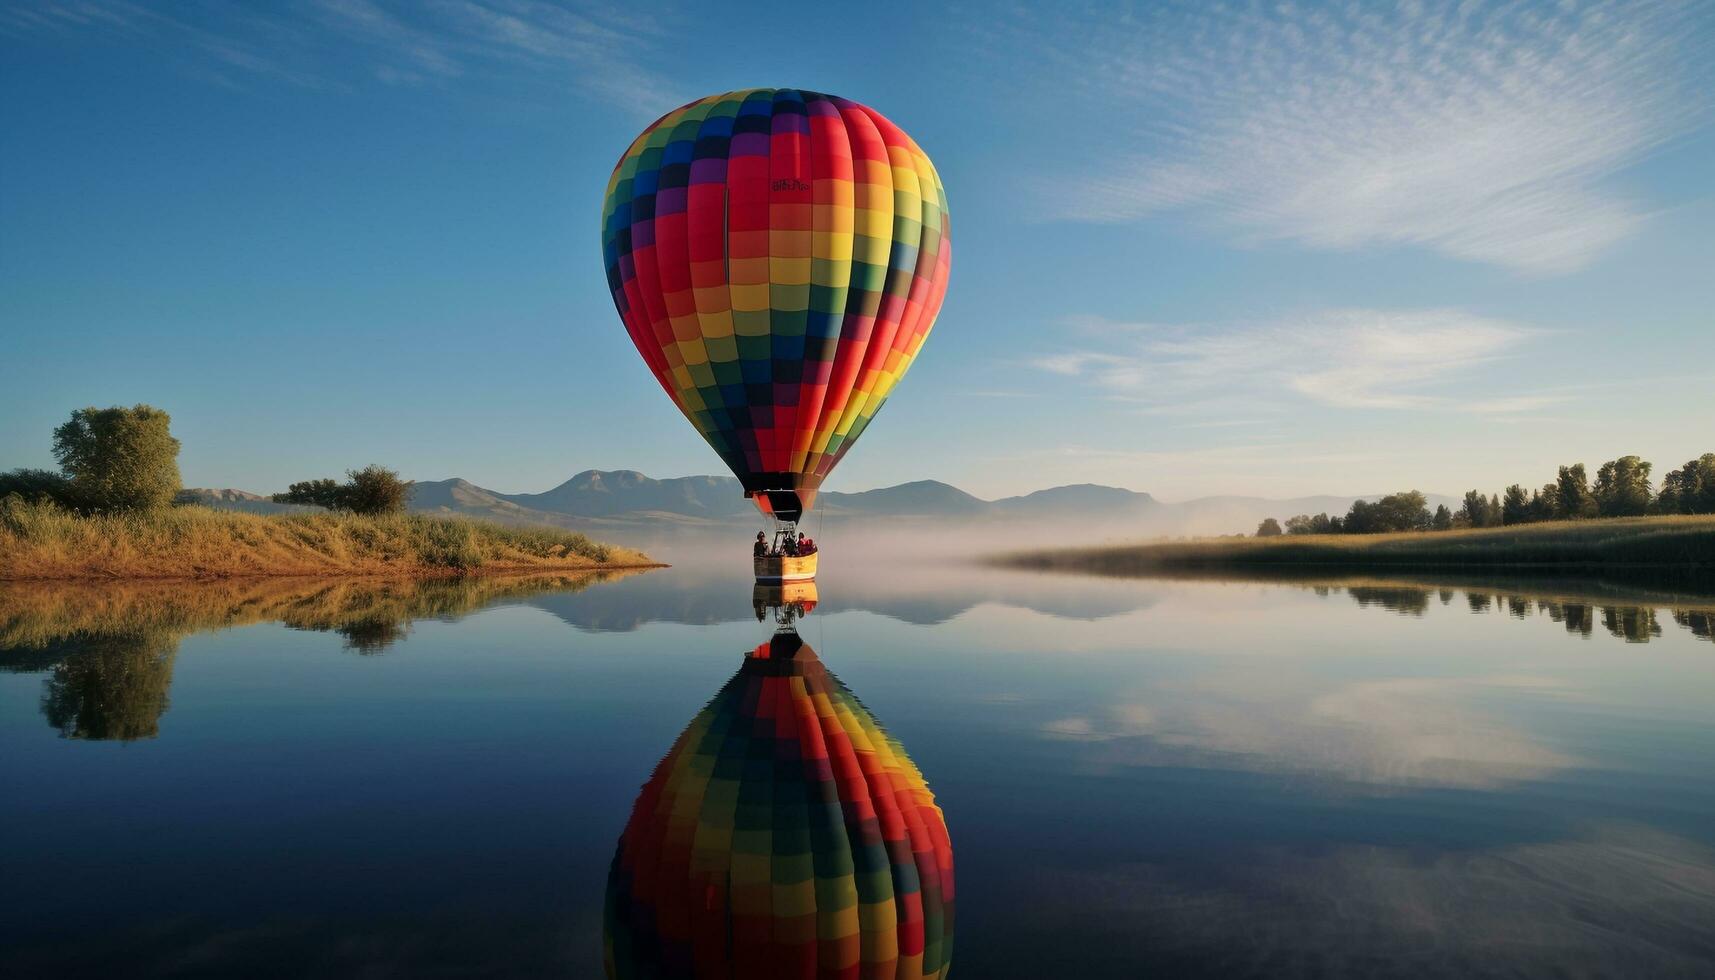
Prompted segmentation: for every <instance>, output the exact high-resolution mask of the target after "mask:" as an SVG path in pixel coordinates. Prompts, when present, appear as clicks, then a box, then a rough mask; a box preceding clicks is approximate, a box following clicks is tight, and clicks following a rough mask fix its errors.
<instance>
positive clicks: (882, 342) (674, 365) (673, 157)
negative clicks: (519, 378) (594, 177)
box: [602, 89, 951, 522]
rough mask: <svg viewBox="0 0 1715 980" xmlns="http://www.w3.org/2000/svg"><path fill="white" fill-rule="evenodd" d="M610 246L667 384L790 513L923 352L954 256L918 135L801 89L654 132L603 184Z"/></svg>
mask: <svg viewBox="0 0 1715 980" xmlns="http://www.w3.org/2000/svg"><path fill="white" fill-rule="evenodd" d="M602 252H603V257H604V260H605V262H606V264H607V278H608V285H609V287H610V288H611V289H612V290H613V300H614V303H615V305H617V306H618V307H619V315H620V317H621V318H622V319H623V320H624V321H625V327H626V329H627V330H628V331H629V332H630V334H631V339H632V342H633V343H635V344H636V345H637V349H638V351H639V352H641V353H642V355H643V359H644V360H645V361H647V362H648V364H649V368H650V370H651V371H653V372H654V373H655V377H656V379H657V380H659V381H660V382H661V386H662V387H663V388H665V389H666V390H667V394H669V395H671V396H672V398H673V401H674V403H675V404H677V405H678V406H679V410H680V411H682V412H683V413H684V414H685V417H686V418H688V419H690V420H691V422H692V424H693V425H695V426H696V427H697V431H698V432H700V433H702V435H703V438H704V439H706V440H708V443H709V445H710V446H712V447H714V450H715V452H717V453H719V454H720V457H721V459H722V460H724V461H725V462H726V464H727V466H729V467H731V469H732V471H733V473H734V474H736V475H737V476H738V478H739V480H740V481H742V482H743V484H744V490H745V495H746V496H748V497H751V498H752V499H753V500H755V501H756V504H757V507H758V508H760V509H761V510H762V512H763V513H764V514H773V515H775V516H776V517H778V518H779V519H781V520H783V521H788V522H796V521H797V520H798V519H799V518H800V517H801V516H802V515H803V512H804V511H805V510H808V509H809V507H810V505H811V503H812V502H813V500H814V499H815V493H816V488H817V487H818V486H820V485H821V483H822V480H823V478H824V477H826V476H827V475H828V472H829V471H830V470H832V469H833V468H834V466H835V465H836V464H838V463H839V461H840V458H841V457H842V456H844V455H845V453H846V451H847V450H848V449H850V448H851V445H852V443H853V442H854V441H856V439H857V437H858V436H859V435H860V434H862V432H863V430H864V427H865V426H867V425H868V424H869V421H870V419H872V418H874V417H875V413H876V411H877V410H878V409H880V408H881V405H882V403H883V402H884V401H886V399H887V396H888V393H889V392H891V391H892V390H893V387H894V385H895V384H897V383H898V381H899V379H900V377H901V376H902V375H904V374H905V370H906V368H908V367H909V366H910V364H911V361H912V358H914V357H915V356H916V355H917V351H918V349H919V347H921V346H922V343H923V338H924V337H926V336H928V334H929V328H930V327H931V326H933V325H934V322H935V316H936V314H937V313H938V312H939V311H940V308H941V301H942V298H943V297H944V296H945V295H946V290H947V272H948V268H949V262H950V260H951V251H950V248H949V239H948V223H947V202H946V195H945V193H944V191H943V189H942V187H941V180H940V177H939V176H937V175H936V173H935V167H934V165H933V164H931V163H930V162H929V158H928V157H927V156H925V155H924V153H923V151H922V150H920V149H919V148H918V147H917V144H916V143H914V142H912V140H911V138H910V137H909V136H906V135H905V133H904V132H902V131H901V130H900V129H899V128H898V127H897V126H895V125H893V124H892V123H890V122H888V121H887V119H885V118H884V117H882V115H881V114H880V113H878V112H876V111H875V110H873V109H870V108H868V107H867V106H862V105H859V104H857V103H856V102H852V101H849V100H847V99H841V98H836V97H834V96H831V95H821V94H818V93H815V92H800V91H796V90H793V89H747V90H743V91H737V92H728V93H726V94H724V95H713V96H710V97H708V98H706V99H701V100H699V101H697V102H693V103H691V104H690V105H687V106H684V107H682V108H680V109H676V110H674V111H673V112H670V113H668V114H667V115H665V116H663V117H661V119H659V120H657V121H656V122H655V124H654V125H652V126H650V127H649V128H648V129H646V130H644V131H643V133H642V135H640V136H638V137H637V139H636V140H635V141H634V142H633V143H632V144H631V148H630V149H628V150H626V152H625V156H624V157H623V158H621V159H620V161H619V165H618V166H617V167H615V168H614V172H613V177H612V178H611V179H610V180H609V181H608V188H607V200H606V203H605V205H604V206H603V209H602Z"/></svg>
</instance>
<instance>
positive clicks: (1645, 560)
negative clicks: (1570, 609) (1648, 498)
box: [993, 515, 1715, 575]
mask: <svg viewBox="0 0 1715 980" xmlns="http://www.w3.org/2000/svg"><path fill="white" fill-rule="evenodd" d="M993 561H994V562H995V563H997V564H1001V565H1008V566H1013V567H1019V568H1039V569H1060V570H1065V571H1081V572H1094V573H1100V574H1108V575H1131V574H1140V575H1146V574H1152V573H1156V572H1161V571H1173V570H1186V569H1198V568H1211V569H1213V568H1240V567H1251V566H1258V567H1260V566H1330V567H1354V568H1380V567H1391V568H1419V569H1433V568H1468V567H1483V568H1532V567H1535V568H1566V569H1602V568H1613V567H1619V566H1681V567H1688V568H1696V567H1704V568H1707V567H1715V515H1698V516H1673V517H1626V518H1617V519H1611V520H1591V521H1558V522H1553V523H1545V524H1521V525H1517V526H1514V527H1494V528H1480V529H1471V530H1465V531H1431V532H1413V533H1407V534H1345V535H1301V536H1300V535H1287V536H1282V537H1275V538H1212V539H1206V540H1199V541H1171V542H1160V543H1149V544H1132V545H1111V546H1104V547H1096V548H1060V549H1052V550H1043V551H1030V552H1019V553H1015V554H1008V555H1000V556H997V557H996V558H994V559H993Z"/></svg>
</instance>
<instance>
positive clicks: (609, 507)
mask: <svg viewBox="0 0 1715 980" xmlns="http://www.w3.org/2000/svg"><path fill="white" fill-rule="evenodd" d="M1380 496H1382V495H1381V494H1372V495H1366V496H1365V497H1364V498H1363V499H1369V500H1374V499H1376V498H1377V497H1380ZM181 499H184V500H188V501H195V502H197V503H202V504H205V505H207V506H210V507H219V508H227V509H233V510H244V511H250V512H253V513H280V512H285V511H294V510H307V509H308V508H301V507H290V506H287V505H282V504H276V503H274V502H273V501H271V500H269V499H268V498H267V497H265V496H262V495H260V494H255V493H249V492H246V491H243V490H208V489H195V490H186V491H184V493H183V494H182V495H181ZM1356 499H1359V498H1358V497H1342V496H1337V495H1321V496H1313V497H1294V498H1290V499H1284V500H1274V499H1268V498H1263V497H1242V496H1217V497H1200V498H1197V499H1195V500H1187V501H1183V502H1180V503H1164V502H1162V501H1159V500H1156V499H1155V498H1154V497H1152V496H1150V495H1149V494H1147V493H1141V492H1138V491H1133V490H1126V489H1123V488H1120V487H1106V486H1098V485H1096V484H1089V483H1082V484H1074V485H1071V486H1059V487H1050V488H1048V489H1046V490H1038V491H1036V492H1035V493H1030V494H1025V495H1024V496H1020V497H1003V498H1001V499H999V500H983V499H982V498H980V497H975V496H973V495H971V494H969V493H966V492H965V491H963V490H960V489H959V488H958V487H954V486H950V485H948V484H945V483H940V482H938V481H935V480H918V481H916V482H913V483H902V484H899V485H898V486H892V487H882V488H880V489H876V490H864V491H861V492H858V493H840V492H824V493H822V494H821V495H820V496H819V497H818V498H817V501H816V510H815V511H814V512H813V514H812V519H813V520H819V521H824V522H828V523H830V524H833V525H851V524H856V523H869V522H873V521H875V520H886V521H888V522H889V524H890V526H891V527H893V528H895V529H899V528H905V529H911V528H917V529H922V530H928V529H934V528H952V529H969V530H976V531H982V530H984V529H993V530H995V531H1005V532H1006V533H1008V534H1009V535H1014V534H1015V533H1023V532H1024V530H1025V529H1033V531H1034V532H1042V534H1046V535H1048V536H1052V537H1055V538H1057V539H1060V540H1068V541H1090V540H1100V539H1103V538H1111V537H1115V536H1149V535H1175V534H1233V533H1237V532H1245V533H1250V532H1252V531H1254V530H1255V529H1256V526H1257V524H1258V522H1260V521H1261V520H1262V519H1263V518H1265V517H1274V518H1278V519H1280V520H1285V519H1286V518H1288V517H1290V516H1292V515H1294V514H1317V513H1322V512H1327V513H1330V514H1341V513H1344V512H1345V511H1346V510H1348V509H1349V508H1350V507H1351V505H1352V501H1353V500H1356ZM1458 502H1459V501H1458V500H1457V499H1455V498H1452V497H1443V496H1439V495H1430V497H1429V504H1430V506H1431V507H1434V506H1435V505H1437V504H1442V503H1445V504H1447V505H1448V506H1449V507H1455V506H1457V504H1458ZM411 509H412V510H413V511H418V512H421V513H429V514H459V515H465V516H470V517H483V518H487V519H490V520H497V521H503V522H507V523H514V524H547V525H553V526H557V527H566V528H573V529H576V530H583V531H590V532H592V533H605V534H607V535H608V536H609V537H610V538H614V539H617V540H627V539H631V538H635V537H637V536H638V535H639V534H650V535H652V534H653V533H659V532H664V531H674V530H678V531H684V530H692V529H696V528H708V529H710V530H721V531H725V530H728V529H730V528H732V527H733V526H735V525H745V526H749V525H753V524H756V523H757V513H756V510H755V508H754V507H752V506H751V503H750V501H748V500H746V499H744V492H743V490H742V489H741V488H740V486H739V482H738V481H737V480H736V479H733V478H732V477H730V476H687V477H676V478H673V479H667V480H656V479H652V478H650V477H648V476H645V475H643V474H642V473H638V472H635V471H633V470H585V471H584V472H582V473H579V474H578V475H576V476H574V477H572V478H571V479H570V480H567V481H566V482H564V483H562V484H560V485H559V486H557V487H555V488H553V489H552V490H548V491H546V492H543V493H500V492H499V491H495V490H488V489H486V488H483V487H480V486H478V485H476V484H474V483H472V482H470V481H469V480H464V479H457V478H455V479H450V480H426V481H421V482H418V483H415V484H413V489H412V498H411ZM1038 536H1041V535H1040V534H1038V533H1030V534H1028V535H1027V537H1030V538H1035V537H1038Z"/></svg>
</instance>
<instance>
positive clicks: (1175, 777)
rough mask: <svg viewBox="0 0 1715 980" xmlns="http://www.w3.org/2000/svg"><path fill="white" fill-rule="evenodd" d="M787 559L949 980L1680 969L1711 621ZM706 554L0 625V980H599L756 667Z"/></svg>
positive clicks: (1712, 868) (1649, 594)
mask: <svg viewBox="0 0 1715 980" xmlns="http://www.w3.org/2000/svg"><path fill="white" fill-rule="evenodd" d="M812 533H815V532H814V530H812ZM825 534H826V537H825V538H824V539H823V541H824V544H825V546H826V549H827V550H826V551H825V552H824V555H825V561H824V571H823V574H822V579H821V581H819V582H818V583H817V584H816V588H815V592H814V594H813V597H812V598H810V599H809V600H808V601H805V598H804V597H803V596H799V597H798V602H797V606H798V611H800V612H803V611H807V615H804V616H802V618H801V619H799V620H798V621H797V622H796V628H797V631H798V633H799V635H800V636H801V637H802V640H803V641H804V642H805V643H806V644H808V646H809V647H811V648H813V650H814V653H815V655H816V656H817V657H818V658H819V663H820V664H822V665H825V669H826V671H827V672H828V674H829V675H830V677H831V678H833V680H831V681H830V683H833V684H835V685H836V686H837V688H838V689H839V690H841V691H845V692H848V693H849V696H850V697H851V698H853V699H855V701H854V703H860V704H861V706H862V712H863V716H864V717H865V718H866V719H872V721H873V724H875V725H878V726H879V727H880V729H882V730H884V731H885V733H886V736H887V737H889V738H891V739H892V740H894V742H896V743H897V746H898V749H899V752H900V753H901V754H902V759H903V760H904V762H901V765H904V764H905V763H906V762H908V763H909V765H910V766H912V767H914V768H915V770H916V771H917V772H920V773H921V776H922V779H923V780H924V781H925V783H926V787H927V790H928V791H930V792H932V794H933V801H934V804H935V805H937V806H938V807H939V808H940V810H941V812H942V813H943V814H944V816H945V825H946V829H947V832H948V834H949V839H950V842H951V849H952V853H953V855H954V868H955V877H956V882H957V886H958V894H959V901H958V903H957V904H958V908H957V930H956V938H954V939H952V940H951V965H952V969H953V975H955V976H965V977H982V978H1011V977H1032V978H1039V977H1048V976H1080V977H1133V976H1138V975H1144V974H1150V973H1153V974H1157V975H1160V974H1167V975H1181V976H1263V975H1267V976H1271V977H1278V976H1282V975H1285V976H1365V977H1371V976H1414V977H1421V976H1446V977H1455V976H1458V977H1464V976H1484V975H1493V976H1501V975H1506V976H1517V975H1631V976H1646V975H1647V976H1687V977H1690V976H1704V975H1708V973H1709V972H1710V970H1711V969H1715V927H1712V926H1711V925H1710V923H1712V922H1715V770H1712V769H1711V767H1710V766H1709V765H1708V760H1709V759H1710V758H1715V594H1708V593H1704V594H1699V593H1698V592H1697V591H1696V589H1695V588H1688V587H1672V586H1668V585H1663V584H1661V583H1642V584H1639V583H1625V582H1615V581H1591V580H1576V579H1570V580H1554V581H1549V580H1536V581H1524V580H1508V579H1503V578H1496V577H1489V578H1486V579H1464V580H1461V579H1456V578H1439V579H1437V578H1433V577H1431V578H1423V577H1415V578H1389V579H1382V578H1363V579H1338V578H1329V577H1317V578H1306V579H1304V580H1300V581H1279V580H1267V579H1252V580H1229V581H1209V580H1195V579H1141V580H1128V579H1115V578H1088V577H1078V576H1059V575H1041V574H1033V573H1022V572H1013V571H1002V570H996V569H990V568H984V567H980V566H977V565H975V564H968V563H966V562H964V561H963V560H962V559H948V558H946V555H945V551H944V550H942V549H936V548H933V547H930V548H925V549H921V550H918V549H912V548H911V547H910V545H911V536H910V535H906V536H903V537H902V538H900V539H895V540H887V541H877V540H874V539H868V540H857V539H842V538H837V537H836V535H835V532H834V531H832V530H830V531H828V532H825ZM926 543H927V544H930V545H933V544H935V542H933V541H929V542H926ZM975 543H976V542H960V545H961V546H964V545H966V544H975ZM743 544H744V541H743V537H742V536H739V537H737V538H736V540H735V541H721V540H712V541H705V542H697V543H696V546H695V547H691V546H688V545H686V544H683V543H681V544H679V545H678V546H677V547H676V548H675V549H674V550H672V551H671V552H669V553H666V554H664V555H663V557H665V558H666V559H667V560H669V561H673V562H674V563H675V564H674V567H673V568H670V569H665V570H660V571H653V572H646V573H640V574H628V575H617V576H600V577H592V578H566V577H562V576H546V577H544V576H524V577H517V578H511V579H498V580H474V581H465V582H455V583H417V584H410V583H407V584H398V583H391V584H389V583H373V582H372V583H353V582H349V581H346V582H339V583H331V582H330V583H278V582H275V583H239V582H224V583H208V584H204V585H197V586H170V585H153V586H144V585H138V586H134V587H117V586H19V585H6V586H4V587H0V792H3V793H4V797H5V799H6V800H7V805H6V806H5V807H4V808H0V834H4V839H5V840H6V841H7V846H6V848H5V850H4V854H5V860H4V868H3V869H0V870H3V873H0V898H3V900H4V904H5V907H6V908H7V909H8V914H7V916H5V917H4V918H0V974H4V975H7V976H38V975H46V974H55V973H64V974H65V975H125V976H233V975H244V976H298V975H304V974H306V973H314V974H316V975H323V976H354V975H365V976H389V975H397V976H418V975H423V974H427V973H439V974H459V975H462V974H467V973H479V974H484V975H493V976H539V975H542V974H547V973H555V974H558V975H562V976H599V975H600V974H601V970H602V967H601V964H602V956H603V907H604V901H605V896H606V893H607V891H608V887H609V875H610V868H611V862H612V860H613V858H614V854H615V848H616V844H617V842H618V840H619V836H620V833H621V831H622V829H623V828H625V826H626V824H627V821H628V819H629V818H630V816H631V814H632V810H633V804H634V802H635V801H636V800H637V799H638V796H639V793H640V791H641V789H642V787H643V786H644V783H645V781H646V780H648V779H650V776H651V773H652V772H653V771H654V770H655V768H656V766H657V764H658V763H659V762H660V761H661V760H662V758H663V756H664V755H665V754H666V753H667V752H668V750H669V748H670V747H671V746H673V745H674V743H675V740H676V739H678V738H679V737H680V735H681V733H682V732H684V731H685V730H686V729H687V727H688V726H691V725H692V724H693V722H694V720H695V719H697V718H698V717H699V715H700V713H702V712H704V710H705V705H709V703H710V700H711V698H714V697H715V696H716V694H717V692H719V691H722V690H723V689H726V688H728V687H729V685H731V684H733V683H735V678H736V677H738V676H739V671H740V669H741V665H742V664H744V663H745V659H744V657H745V654H746V652H747V651H751V652H754V651H755V650H756V648H757V647H758V644H765V642H766V641H767V640H768V639H769V637H770V636H771V635H773V634H774V632H775V630H776V628H777V617H778V616H779V615H780V613H779V611H778V607H779V603H780V597H779V596H778V595H774V594H766V593H763V592H761V591H759V590H757V589H756V588H755V587H754V586H753V585H752V583H751V582H750V579H749V577H748V555H747V554H746V553H745V552H744V551H743ZM716 545H718V547H715V546H716ZM992 548H993V544H992V543H990V544H989V547H988V549H987V550H992ZM938 550H939V551H940V557H939V558H938V559H931V558H929V557H927V555H928V553H930V552H935V551H938ZM826 556H832V557H831V558H827V557H826ZM935 562H939V563H938V564H937V563H935ZM759 615H760V617H761V619H760V621H759V618H758V617H759ZM842 696H846V695H842ZM710 707H711V708H712V707H713V706H712V705H711V706H710ZM870 723H872V722H871V721H868V720H866V721H865V724H870ZM949 907H950V906H949Z"/></svg>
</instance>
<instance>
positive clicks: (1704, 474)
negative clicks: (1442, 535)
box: [1455, 453, 1715, 527]
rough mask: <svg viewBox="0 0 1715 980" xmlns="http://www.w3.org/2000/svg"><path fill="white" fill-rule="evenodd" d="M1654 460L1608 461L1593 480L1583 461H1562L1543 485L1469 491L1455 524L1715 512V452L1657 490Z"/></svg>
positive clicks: (1665, 479)
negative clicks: (1652, 479) (1485, 492)
mask: <svg viewBox="0 0 1715 980" xmlns="http://www.w3.org/2000/svg"><path fill="white" fill-rule="evenodd" d="M1652 469H1653V467H1652V466H1651V464H1650V463H1649V462H1648V461H1647V460H1644V459H1641V458H1639V457H1637V456H1621V457H1620V458H1619V459H1612V460H1609V461H1608V462H1606V463H1603V464H1602V465H1601V466H1600V467H1598V468H1597V470H1596V482H1595V483H1593V484H1592V483H1591V482H1590V479H1589V474H1588V473H1587V472H1586V470H1585V469H1584V464H1583V463H1574V464H1572V465H1571V466H1562V467H1560V471H1559V473H1558V474H1557V475H1556V477H1555V478H1554V479H1553V480H1552V481H1550V482H1548V483H1545V484H1543V485H1542V487H1541V488H1540V489H1536V490H1528V491H1527V490H1526V489H1525V488H1524V487H1523V486H1521V485H1519V484H1517V483H1515V484H1513V485H1512V486H1510V487H1507V488H1506V490H1504V491H1502V492H1501V493H1499V494H1490V495H1488V496H1486V497H1485V496H1484V495H1483V493H1482V492H1481V491H1479V490H1470V491H1467V492H1466V493H1465V500H1464V502H1463V503H1462V504H1461V505H1460V508H1459V512H1458V514H1457V515H1455V525H1456V526H1463V527H1499V526H1503V525H1512V524H1530V523H1534V522H1536V521H1576V520H1585V519H1588V518H1592V517H1641V516H1643V515H1645V514H1715V453H1704V454H1703V455H1702V456H1699V457H1698V458H1696V459H1693V460H1689V461H1688V462H1686V464H1685V465H1684V466H1681V467H1679V468H1678V469H1675V470H1669V471H1668V473H1667V475H1665V476H1664V477H1662V481H1661V490H1660V491H1659V492H1657V491H1656V490H1655V488H1654V487H1653V485H1652V484H1651V482H1650V471H1651V470H1652Z"/></svg>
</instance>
